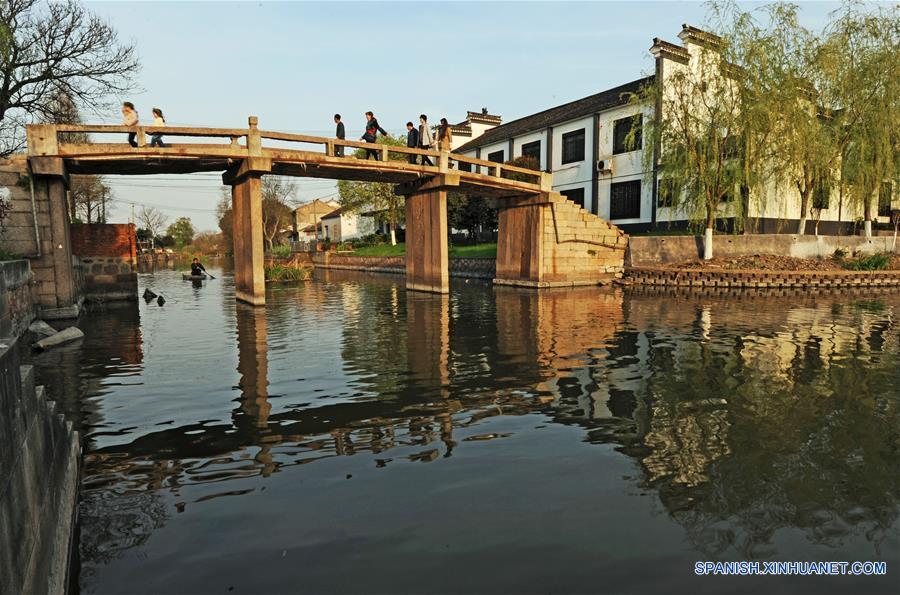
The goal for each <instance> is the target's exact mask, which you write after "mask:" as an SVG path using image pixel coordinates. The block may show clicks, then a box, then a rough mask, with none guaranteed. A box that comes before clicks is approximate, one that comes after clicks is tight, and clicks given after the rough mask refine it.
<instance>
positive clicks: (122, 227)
mask: <svg viewBox="0 0 900 595" xmlns="http://www.w3.org/2000/svg"><path fill="white" fill-rule="evenodd" d="M71 236H72V252H73V253H74V254H75V255H76V256H77V257H78V258H79V259H80V261H81V271H82V274H83V289H82V292H83V295H84V299H85V300H87V301H93V302H108V301H115V300H136V299H137V272H136V268H137V265H136V263H137V236H136V233H135V227H134V225H133V224H130V223H129V224H100V223H97V224H91V225H85V224H82V225H73V226H72V228H71Z"/></svg>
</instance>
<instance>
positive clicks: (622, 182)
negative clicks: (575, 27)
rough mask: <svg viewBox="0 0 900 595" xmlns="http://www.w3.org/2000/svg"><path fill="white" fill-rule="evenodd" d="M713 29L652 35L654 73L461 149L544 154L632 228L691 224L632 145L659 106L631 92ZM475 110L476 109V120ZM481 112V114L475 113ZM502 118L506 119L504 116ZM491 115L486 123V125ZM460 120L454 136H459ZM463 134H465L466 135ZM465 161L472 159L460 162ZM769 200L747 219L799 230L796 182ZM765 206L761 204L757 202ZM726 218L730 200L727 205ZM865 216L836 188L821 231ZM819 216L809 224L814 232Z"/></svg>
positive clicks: (570, 189)
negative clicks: (633, 133)
mask: <svg viewBox="0 0 900 595" xmlns="http://www.w3.org/2000/svg"><path fill="white" fill-rule="evenodd" d="M709 35H710V34H708V33H706V32H704V31H701V30H699V29H697V28H695V27H691V26H688V25H685V26H684V27H683V29H682V31H681V33H680V34H679V38H680V39H681V40H682V43H683V45H677V44H674V43H669V42H666V41H662V40H660V39H654V40H653V46H652V47H651V48H650V52H651V53H652V54H653V56H654V58H655V59H656V72H655V74H653V75H651V76H648V77H643V78H638V79H635V80H633V81H631V82H629V83H625V84H624V85H620V86H618V87H614V88H612V89H608V90H606V91H602V92H600V93H597V94H595V95H590V96H588V97H584V98H582V99H578V100H576V101H571V102H569V103H565V104H563V105H559V106H556V107H552V108H549V109H547V110H544V111H542V112H538V113H536V114H532V115H530V116H525V117H524V118H519V119H517V120H513V121H511V122H507V123H506V124H500V125H494V126H493V127H490V128H487V129H484V130H483V131H482V132H481V134H479V135H477V136H475V135H473V136H472V140H470V141H468V142H465V143H457V142H456V136H454V143H453V144H454V151H456V152H458V153H461V154H463V155H467V156H469V157H475V158H479V159H485V160H488V161H495V162H500V163H502V162H505V161H509V160H510V159H514V158H516V157H519V156H521V155H530V156H533V157H534V158H535V159H537V160H538V161H539V163H540V168H541V169H542V170H543V171H548V172H552V173H553V189H554V190H556V191H558V192H560V193H561V194H563V195H565V196H567V197H568V198H569V200H572V201H573V202H576V203H578V204H579V205H581V206H582V207H584V208H585V209H586V210H588V211H590V212H591V213H594V214H595V215H598V216H600V217H602V218H604V219H606V220H608V221H611V222H612V223H614V224H615V225H618V226H620V227H622V228H623V229H624V230H625V231H630V232H635V231H642V230H647V229H653V228H657V227H665V226H666V225H669V224H671V225H673V226H675V227H678V226H682V227H683V226H684V224H685V217H684V215H683V214H679V213H669V212H668V211H669V209H667V208H666V207H665V205H664V204H659V202H661V201H658V200H657V197H658V179H657V176H656V174H655V172H654V171H653V170H651V171H650V172H647V171H645V160H644V151H652V150H653V147H652V146H650V145H649V143H648V142H647V141H646V140H644V139H641V142H640V143H638V146H637V147H635V148H634V149H633V150H631V149H630V148H629V147H627V146H626V143H625V138H626V136H627V135H628V133H629V131H630V129H631V126H632V125H633V123H634V122H635V121H636V120H635V117H634V116H635V115H637V114H640V118H639V119H638V120H637V122H638V123H639V122H641V121H642V120H643V118H646V117H649V116H651V115H652V113H653V112H652V110H653V109H654V106H652V105H648V104H645V105H639V104H634V103H632V102H631V99H630V98H631V94H633V93H637V92H639V91H640V89H641V88H642V87H643V86H644V85H648V84H653V83H655V82H656V80H657V79H658V78H662V80H663V81H665V77H666V73H670V72H673V71H674V69H677V68H684V67H688V68H690V67H691V60H692V59H696V57H697V56H699V55H700V52H702V51H708V50H706V49H705V48H706V47H708V38H709ZM472 115H473V113H472V112H469V117H470V119H471V118H472ZM475 116H476V118H477V116H478V114H475ZM498 120H499V118H498ZM487 124H489V122H484V123H483V124H482V125H487ZM456 134H457V133H456V128H455V127H454V135H456ZM460 137H461V138H465V137H464V136H463V135H460ZM461 166H462V167H464V168H465V164H461ZM897 194H898V193H897V192H896V190H895V189H893V188H892V187H891V186H890V185H886V186H885V187H884V188H883V189H882V192H881V197H880V199H879V209H878V214H879V219H878V221H879V222H884V223H887V222H888V221H889V218H890V209H891V204H892V202H891V201H892V199H893V208H894V209H897V208H900V205H898V204H897V203H898V200H897V199H896V198H893V197H894V196H896V195H897ZM765 198H767V200H765V201H751V202H750V211H749V212H748V213H747V215H748V218H749V219H750V220H751V221H752V223H753V225H755V226H756V227H757V228H758V229H759V230H760V231H765V232H776V231H777V232H782V233H785V232H794V231H795V230H796V227H797V223H798V221H799V217H800V200H799V195H798V193H797V191H796V190H795V189H793V188H777V189H776V188H772V189H769V190H768V191H767V196H766V197H765ZM757 203H759V204H764V205H765V207H764V208H763V207H754V205H755V204H757ZM723 216H724V217H727V205H726V206H725V207H724V209H723ZM860 217H862V211H861V208H858V207H855V206H851V205H849V204H848V202H847V201H845V200H843V199H842V198H840V197H839V196H838V192H837V190H835V191H834V192H831V193H830V197H829V199H828V208H825V209H823V210H822V213H821V224H820V227H819V229H820V233H824V234H827V233H835V232H837V231H838V229H839V228H843V231H847V230H848V228H850V227H851V226H852V224H853V222H854V221H855V220H856V219H858V218H860ZM812 231H813V222H812V221H810V222H809V223H808V225H807V233H812Z"/></svg>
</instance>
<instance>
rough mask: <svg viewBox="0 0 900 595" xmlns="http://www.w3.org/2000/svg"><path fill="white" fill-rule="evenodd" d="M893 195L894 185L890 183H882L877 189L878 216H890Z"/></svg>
mask: <svg viewBox="0 0 900 595" xmlns="http://www.w3.org/2000/svg"><path fill="white" fill-rule="evenodd" d="M893 193H894V185H893V184H891V183H890V182H882V183H881V187H880V188H879V189H878V216H879V217H890V216H891V197H892V195H893Z"/></svg>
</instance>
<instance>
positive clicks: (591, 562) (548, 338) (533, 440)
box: [35, 269, 900, 594]
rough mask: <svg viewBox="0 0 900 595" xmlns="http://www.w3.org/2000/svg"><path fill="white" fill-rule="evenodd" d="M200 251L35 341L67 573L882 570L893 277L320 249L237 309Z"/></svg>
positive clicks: (885, 586) (368, 580) (636, 584)
mask: <svg viewBox="0 0 900 595" xmlns="http://www.w3.org/2000/svg"><path fill="white" fill-rule="evenodd" d="M213 274H215V275H216V279H215V280H210V281H207V282H205V283H203V284H202V285H192V284H191V283H190V282H184V281H182V280H181V274H180V273H179V272H175V271H158V272H155V273H148V274H142V275H141V276H140V291H143V290H144V288H145V287H146V288H150V289H152V290H153V291H155V292H157V293H160V294H162V295H163V296H164V297H165V299H166V300H167V301H166V303H165V305H164V306H159V305H157V303H156V302H155V301H153V302H150V303H145V302H144V301H140V302H139V303H138V304H131V305H128V306H125V307H121V306H120V307H113V306H109V307H103V308H98V309H95V310H94V311H92V312H90V313H88V314H87V315H86V316H85V317H84V318H83V319H82V322H81V326H82V328H83V330H84V331H85V333H86V338H85V339H84V341H83V342H82V343H80V344H77V345H72V346H69V347H64V348H60V349H56V350H53V351H50V352H48V353H46V354H43V355H40V356H38V357H37V358H36V362H35V363H36V365H37V367H38V375H39V380H40V381H41V382H43V383H44V384H46V385H48V387H49V389H50V393H51V394H52V395H53V396H54V397H56V398H57V399H58V400H59V401H60V403H61V404H62V406H63V408H64V409H65V411H66V413H67V415H69V416H70V418H71V419H72V420H74V422H75V423H76V425H77V427H78V428H79V430H80V431H81V432H82V436H83V438H84V467H83V478H82V500H81V503H80V509H79V510H80V522H79V535H78V540H79V557H78V560H77V561H76V562H77V569H76V572H77V576H76V578H75V580H76V582H77V585H78V586H79V587H80V591H81V593H166V594H172V593H688V592H690V593H721V592H734V593H758V592H760V591H762V590H764V591H765V592H767V594H769V593H803V592H808V593H897V586H898V579H897V574H898V572H900V520H898V519H900V389H898V387H900V292H898V291H881V292H879V291H875V290H871V291H865V292H859V293H831V294H818V295H811V296H804V295H789V296H773V295H772V294H765V295H755V294H752V293H730V294H721V295H709V294H706V295H704V294H691V293H674V292H665V291H659V290H650V289H646V288H629V289H610V288H586V289H575V290H551V291H545V292H540V293H538V292H535V291H531V290H518V289H512V288H501V287H497V288H494V287H492V286H490V285H487V284H483V283H480V282H474V281H469V282H454V283H453V285H452V292H451V294H450V296H449V297H447V296H443V297H442V296H433V295H427V294H417V293H411V292H406V291H405V290H404V289H403V285H402V282H403V278H402V277H400V276H388V275H385V276H377V275H367V274H364V273H353V272H343V271H331V272H329V271H318V272H317V273H316V277H315V279H314V280H312V281H309V282H304V283H300V284H296V285H286V286H279V287H272V288H270V289H269V291H268V294H267V300H268V304H267V306H266V307H265V308H255V309H254V308H252V307H245V306H242V305H240V304H236V303H235V300H234V288H233V280H232V277H231V274H230V272H229V271H227V270H221V269H213ZM706 560H710V561H737V560H755V561H775V560H786V561H807V560H823V561H857V560H859V561H867V560H871V561H886V562H887V566H888V575H887V576H882V577H872V576H868V577H816V576H806V577H792V578H784V577H780V578H775V577H716V576H696V575H695V573H694V564H695V562H696V561H706Z"/></svg>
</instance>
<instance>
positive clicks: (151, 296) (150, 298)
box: [144, 289, 156, 302]
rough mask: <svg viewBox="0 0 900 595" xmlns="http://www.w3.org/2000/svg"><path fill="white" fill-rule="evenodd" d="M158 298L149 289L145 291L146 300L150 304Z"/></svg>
mask: <svg viewBox="0 0 900 595" xmlns="http://www.w3.org/2000/svg"><path fill="white" fill-rule="evenodd" d="M155 297H156V294H155V293H153V292H152V291H150V290H149V289H145V290H144V299H145V300H147V301H148V302H149V301H150V300H152V299H153V298H155Z"/></svg>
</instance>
